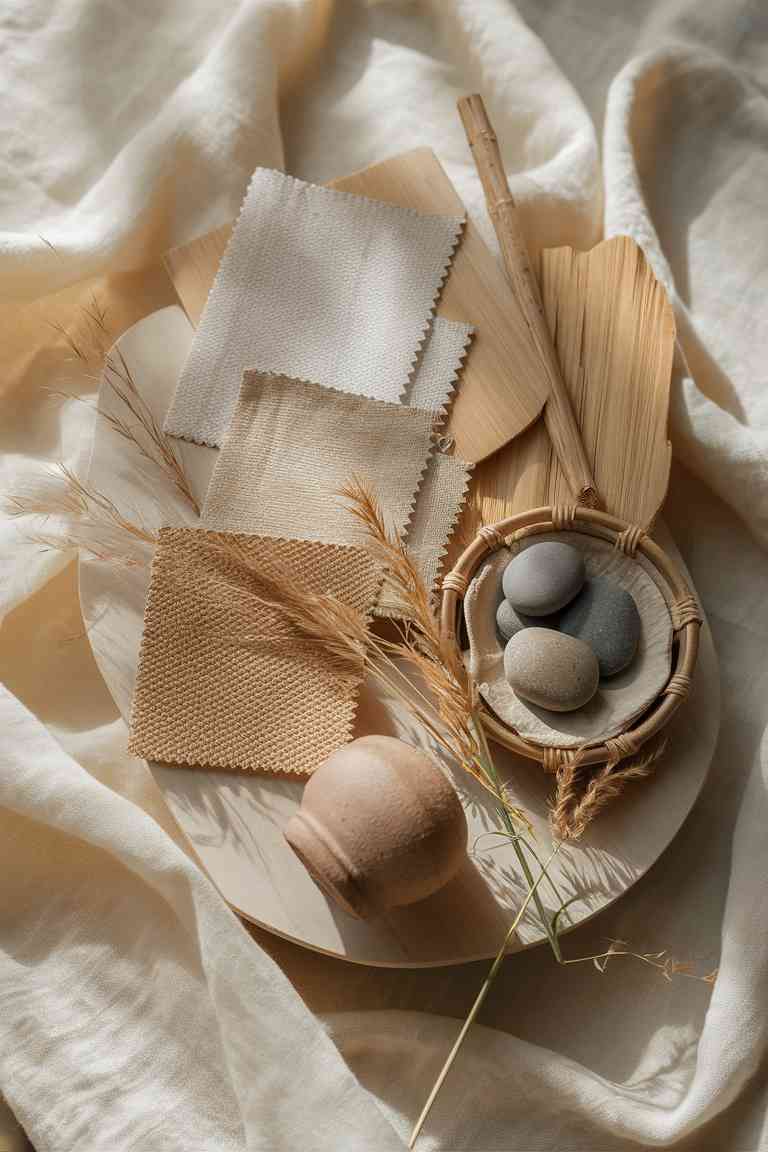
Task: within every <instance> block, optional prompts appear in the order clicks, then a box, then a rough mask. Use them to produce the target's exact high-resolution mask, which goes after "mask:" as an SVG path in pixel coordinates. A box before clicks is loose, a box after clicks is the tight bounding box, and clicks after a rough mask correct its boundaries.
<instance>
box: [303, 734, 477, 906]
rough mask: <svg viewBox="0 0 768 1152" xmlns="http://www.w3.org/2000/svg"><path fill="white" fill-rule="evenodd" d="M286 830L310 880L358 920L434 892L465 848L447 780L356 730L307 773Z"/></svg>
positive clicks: (420, 759)
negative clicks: (297, 806) (355, 737)
mask: <svg viewBox="0 0 768 1152" xmlns="http://www.w3.org/2000/svg"><path fill="white" fill-rule="evenodd" d="M284 835H285V838H286V840H287V841H288V843H289V844H290V846H291V848H293V850H294V852H295V853H296V855H297V856H298V857H299V859H300V860H301V861H302V862H303V864H304V866H305V867H306V869H307V871H308V872H309V874H310V875H311V876H312V878H313V880H314V881H315V883H316V884H318V885H319V886H320V888H322V889H323V890H324V891H325V892H326V893H328V894H329V895H330V896H332V897H333V898H334V899H335V900H337V901H338V903H339V904H341V905H342V906H343V907H344V908H345V909H346V910H347V911H348V912H351V913H352V915H353V916H360V917H366V916H371V915H374V914H376V913H377V912H381V911H383V910H384V909H386V908H393V907H395V906H397V905H400V904H413V903H414V902H415V901H417V900H423V899H424V897H426V896H429V895H431V894H432V893H433V892H436V891H437V890H438V889H439V888H442V887H443V885H444V884H446V883H447V882H448V881H449V880H450V879H451V878H452V877H453V876H454V875H455V873H456V872H457V870H458V868H459V866H460V865H461V862H462V860H463V859H464V857H465V854H466V848H467V822H466V819H465V817H464V810H463V808H462V807H461V804H460V802H459V798H458V796H457V795H456V792H455V791H454V789H453V787H452V785H451V784H450V782H449V781H448V780H447V779H446V777H445V776H444V775H443V773H442V772H441V771H440V769H439V768H438V767H437V766H436V765H435V764H433V763H432V761H431V760H430V759H429V757H428V756H426V755H425V754H424V753H422V752H418V751H417V750H416V749H415V748H412V747H411V746H410V745H409V744H405V743H403V741H402V740H395V739H393V738H392V737H391V736H363V737H361V738H360V739H359V740H353V741H352V743H351V744H345V745H344V747H343V748H339V749H338V751H336V752H334V753H333V755H332V756H330V757H329V758H328V760H326V762H325V763H324V764H323V765H322V766H321V767H320V768H318V770H317V771H316V772H315V773H314V775H313V776H312V777H311V778H310V780H309V782H308V783H307V786H306V788H305V789H304V796H303V798H302V802H301V808H300V809H299V811H298V812H297V813H295V815H294V816H292V817H291V819H290V821H289V822H288V825H287V826H286V828H285V833H284Z"/></svg>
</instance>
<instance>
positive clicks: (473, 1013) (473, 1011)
mask: <svg viewBox="0 0 768 1152" xmlns="http://www.w3.org/2000/svg"><path fill="white" fill-rule="evenodd" d="M556 851H557V849H555V852H556ZM554 854H555V853H554V852H553V853H552V856H554ZM552 856H550V858H549V860H548V861H547V864H549V862H550V860H551V859H552ZM544 876H545V872H544V871H543V870H542V872H541V873H540V874H539V876H538V878H537V879H536V881H535V882H534V883H533V884H532V885H531V887H530V888H529V889H528V893H527V895H526V897H525V900H524V901H523V903H522V904H521V905H520V908H519V909H518V912H517V915H516V916H515V918H514V920H513V921H512V923H511V924H510V926H509V930H508V932H507V934H506V936H505V937H504V940H503V942H502V945H501V947H500V948H499V951H498V952H497V953H496V957H495V959H494V961H493V963H492V964H491V967H490V969H489V970H488V975H487V976H486V978H485V980H484V981H483V986H482V988H481V989H480V991H479V992H478V994H477V996H476V998H475V1002H474V1004H473V1005H472V1007H471V1008H470V1010H469V1015H468V1016H467V1018H466V1020H465V1021H464V1023H463V1024H462V1027H461V1031H460V1032H459V1034H458V1036H457V1037H456V1043H455V1044H454V1045H453V1048H451V1051H450V1052H449V1054H448V1059H447V1060H446V1062H445V1064H443V1067H442V1071H441V1072H440V1075H439V1076H438V1078H437V1080H436V1081H435V1084H434V1087H433V1088H432V1091H431V1092H430V1094H429V1096H428V1097H427V1102H426V1104H425V1105H424V1107H423V1109H422V1111H421V1115H420V1116H419V1118H418V1120H417V1121H416V1124H415V1125H414V1128H413V1132H412V1133H411V1138H410V1140H409V1141H408V1147H409V1148H413V1146H414V1144H415V1143H416V1141H417V1140H418V1138H419V1133H420V1132H421V1130H422V1128H423V1127H424V1122H425V1121H426V1119H427V1116H428V1115H429V1113H430V1111H431V1109H432V1105H433V1104H434V1102H435V1100H436V1099H437V1094H438V1093H439V1091H440V1089H441V1088H442V1086H443V1083H444V1082H445V1078H446V1076H447V1075H448V1073H449V1072H450V1070H451V1067H452V1065H453V1062H454V1060H455V1059H456V1057H457V1055H458V1053H459V1049H460V1048H461V1045H462V1044H463V1043H464V1038H465V1036H466V1035H467V1032H469V1029H470V1028H471V1027H472V1024H473V1022H474V1021H475V1019H476V1017H477V1014H478V1012H479V1011H480V1008H481V1007H482V1004H483V1001H484V1000H485V998H486V996H487V995H488V992H489V991H490V988H491V985H492V984H493V981H494V980H495V979H496V976H497V974H498V971H499V968H500V967H501V965H502V961H503V960H504V956H505V954H506V951H507V946H508V945H509V942H510V940H511V939H512V937H513V935H514V934H515V931H516V929H517V926H518V924H519V923H520V921H521V920H522V918H523V916H524V914H525V911H526V909H527V907H528V905H529V904H530V902H531V900H534V899H535V898H536V889H537V887H538V885H539V884H540V883H541V881H542V880H543V879H544Z"/></svg>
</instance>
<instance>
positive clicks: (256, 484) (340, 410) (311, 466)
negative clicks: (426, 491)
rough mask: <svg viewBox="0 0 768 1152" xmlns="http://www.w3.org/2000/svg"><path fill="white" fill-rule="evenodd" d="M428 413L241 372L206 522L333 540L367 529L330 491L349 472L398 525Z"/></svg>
mask: <svg viewBox="0 0 768 1152" xmlns="http://www.w3.org/2000/svg"><path fill="white" fill-rule="evenodd" d="M434 419H435V414H434V413H433V412H429V411H426V410H424V409H421V408H410V407H408V406H407V405H404V404H388V403H385V402H384V401H381V400H371V399H369V398H368V397H365V396H353V395H351V394H349V393H346V392H336V391H334V390H333V389H330V388H323V387H322V385H320V384H310V383H307V382H305V381H301V380H291V379H289V378H287V377H285V376H274V375H270V374H262V373H260V372H246V373H245V375H244V376H243V383H242V388H241V391H240V399H239V402H238V405H237V409H236V411H235V415H234V418H233V421H232V425H231V428H230V431H229V435H228V437H227V439H226V442H225V444H224V446H223V448H222V449H221V452H220V453H219V458H218V460H217V461H216V466H215V468H214V470H213V475H212V477H211V482H210V485H209V487H208V493H207V495H206V499H205V504H204V507H203V512H202V521H203V524H204V525H205V526H206V527H207V528H213V529H216V530H217V531H235V532H256V533H259V534H261V535H263V536H283V537H291V538H296V539H301V540H323V541H326V542H328V543H336V544H362V543H364V541H365V533H364V531H363V529H362V527H361V526H360V525H359V524H358V522H357V521H356V520H355V518H354V517H353V516H352V515H351V513H350V512H349V510H348V508H347V507H345V505H344V503H343V501H342V500H341V499H340V498H339V497H338V495H337V493H338V491H339V489H340V488H341V487H342V486H343V485H344V484H346V483H348V482H349V480H350V479H351V478H352V477H353V476H358V477H359V478H360V479H361V480H364V481H365V482H366V483H367V484H368V485H369V487H370V488H371V490H372V492H373V493H374V495H376V497H377V498H378V500H379V502H380V504H381V507H382V511H383V512H384V516H385V519H386V522H387V526H388V527H389V529H390V530H391V531H393V532H395V533H397V534H401V533H403V532H404V530H405V527H406V525H407V523H408V521H409V519H410V516H411V513H412V511H413V504H414V498H415V496H416V491H417V489H418V487H419V484H420V482H421V478H422V474H423V472H424V470H425V468H426V465H427V460H428V457H429V454H430V451H431V447H432V428H433V423H434Z"/></svg>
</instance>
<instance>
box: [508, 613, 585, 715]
mask: <svg viewBox="0 0 768 1152" xmlns="http://www.w3.org/2000/svg"><path fill="white" fill-rule="evenodd" d="M504 675H505V676H506V678H507V681H508V683H509V684H510V686H511V687H512V688H513V689H514V691H515V692H516V693H517V695H518V696H520V697H521V698H522V699H523V700H528V701H529V702H530V703H531V704H537V705H538V706H539V707H540V708H548V709H549V710H550V711H551V712H573V710H574V709H575V708H581V707H582V705H584V704H586V703H587V702H588V701H589V700H591V699H592V697H593V696H594V694H595V692H596V691H597V685H598V681H599V679H600V669H599V667H598V663H597V657H596V656H595V654H594V652H593V651H592V649H591V648H590V647H589V645H588V644H585V643H584V641H583V640H577V639H576V638H575V637H573V636H565V635H563V633H562V632H553V631H551V630H550V629H549V628H524V629H523V630H522V632H518V633H517V634H516V635H515V636H513V637H512V639H511V640H510V641H509V643H508V644H507V646H506V648H505V649H504Z"/></svg>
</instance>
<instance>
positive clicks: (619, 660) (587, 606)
mask: <svg viewBox="0 0 768 1152" xmlns="http://www.w3.org/2000/svg"><path fill="white" fill-rule="evenodd" d="M640 628H641V624H640V613H639V612H638V610H637V605H636V604H635V602H634V600H633V599H632V597H631V596H630V594H629V592H627V591H626V589H625V588H622V587H621V585H620V584H616V583H615V582H614V581H613V580H609V579H607V577H605V576H592V577H590V579H589V580H587V581H586V583H585V584H584V587H583V588H582V590H581V592H580V593H579V595H578V596H577V597H576V599H575V600H573V601H572V602H571V603H570V604H569V605H568V607H567V608H566V609H565V611H564V612H563V614H562V615H561V617H560V631H561V632H564V633H567V635H569V636H576V637H578V639H579V640H583V641H584V642H585V643H586V644H589V646H590V648H591V649H592V651H593V652H594V653H595V656H597V662H598V664H599V665H600V675H601V676H615V675H616V673H617V672H621V671H623V669H624V668H626V667H628V666H629V665H630V664H631V663H632V660H633V659H634V656H635V653H636V652H637V645H638V643H639V641H640Z"/></svg>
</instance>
